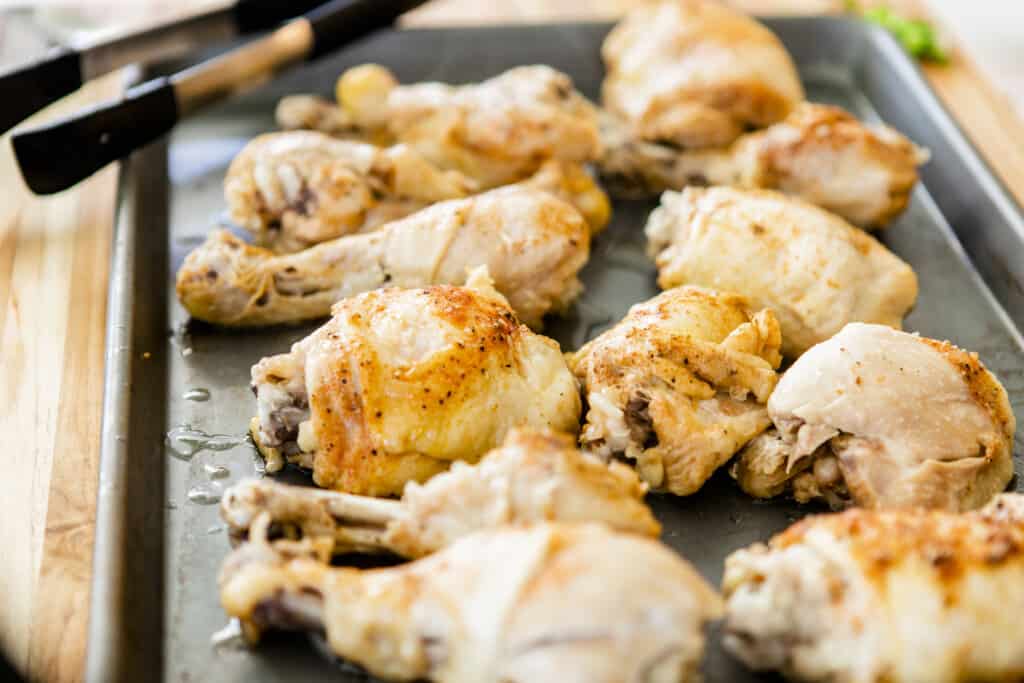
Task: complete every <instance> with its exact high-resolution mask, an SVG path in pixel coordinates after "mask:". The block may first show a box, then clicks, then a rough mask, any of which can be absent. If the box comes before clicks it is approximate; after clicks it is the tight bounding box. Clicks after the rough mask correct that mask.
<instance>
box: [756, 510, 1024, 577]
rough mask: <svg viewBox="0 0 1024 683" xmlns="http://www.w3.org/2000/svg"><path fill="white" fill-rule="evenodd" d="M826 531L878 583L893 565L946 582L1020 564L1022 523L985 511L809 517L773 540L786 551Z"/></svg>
mask: <svg viewBox="0 0 1024 683" xmlns="http://www.w3.org/2000/svg"><path fill="white" fill-rule="evenodd" d="M817 529H825V530H827V531H828V532H829V533H830V534H832V535H833V536H834V537H835V538H839V539H843V542H844V543H846V544H847V545H848V546H849V547H850V549H851V553H852V554H853V556H854V557H855V558H856V559H857V561H858V562H859V563H860V564H861V566H862V567H864V568H865V569H866V570H867V572H868V575H869V576H872V577H873V578H875V579H876V580H881V579H882V578H884V573H885V572H886V571H887V570H888V569H889V568H890V567H892V566H893V565H896V564H900V563H902V562H904V561H924V562H926V563H929V564H931V566H932V567H933V568H934V571H935V572H936V574H937V575H938V576H939V577H941V579H942V580H943V581H946V582H956V581H958V580H960V579H961V578H962V577H963V576H965V575H966V574H967V573H968V572H969V570H971V569H973V568H996V567H999V566H1001V565H1004V564H1010V563H1014V564H1019V563H1024V519H1022V518H1020V517H1015V516H1011V515H998V514H992V512H991V511H989V510H980V511H972V512H966V513H961V514H952V513H949V512H944V511H934V510H931V511H925V510H888V511H885V510H863V509H859V508H855V509H852V510H847V511H846V512H842V513H839V514H832V515H813V516H810V517H806V518H805V519H803V520H801V521H799V522H797V523H796V524H794V525H793V526H791V527H790V528H789V529H787V530H786V531H784V532H782V533H781V534H779V535H777V536H775V537H773V538H772V540H771V542H770V543H769V547H770V548H772V549H779V550H781V549H784V548H787V547H790V546H793V545H797V544H800V543H803V542H804V539H805V538H806V536H807V534H809V533H812V532H814V531H815V530H817Z"/></svg>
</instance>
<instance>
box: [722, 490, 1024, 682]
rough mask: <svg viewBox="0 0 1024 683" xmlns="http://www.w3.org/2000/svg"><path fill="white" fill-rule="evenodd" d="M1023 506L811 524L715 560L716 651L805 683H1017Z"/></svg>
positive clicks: (869, 514)
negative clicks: (721, 603)
mask: <svg viewBox="0 0 1024 683" xmlns="http://www.w3.org/2000/svg"><path fill="white" fill-rule="evenodd" d="M1022 512H1024V500H1022V496H1021V495H1020V494H1005V495H1003V496H1000V497H999V498H997V499H996V500H995V501H993V503H992V504H991V505H990V506H989V507H988V508H986V509H984V510H980V511H974V512H967V513H961V514H954V513H950V512H943V511H935V510H920V509H916V510H911V509H907V510H861V509H855V510H849V511H847V512H844V513H841V514H831V515H817V516H814V517H809V518H807V519H804V520H803V521H801V522H798V523H797V524H795V525H793V526H792V527H790V528H789V529H788V530H786V531H785V532H783V533H782V534H779V535H777V536H775V537H774V538H773V539H772V540H771V542H770V543H768V544H767V545H765V544H761V543H758V544H756V545H754V546H752V547H750V548H747V549H744V550H740V551H737V552H735V553H733V554H732V555H731V556H730V557H729V558H728V559H727V560H726V564H725V577H724V579H723V590H724V592H725V596H726V618H725V627H724V633H725V635H724V645H725V648H726V649H727V650H729V651H730V652H732V653H733V654H735V655H736V656H737V657H739V658H740V659H741V660H743V662H745V663H746V664H747V665H748V666H750V667H751V668H753V669H756V670H759V671H767V670H774V671H780V672H782V673H783V674H784V675H785V676H786V677H787V678H789V679H791V680H796V681H805V682H807V683H816V682H820V683H877V682H878V681H886V682H887V683H921V682H923V681H928V683H960V682H961V681H1016V680H1020V675H1021V672H1022V671H1024V638H1022V637H1021V635H1020V613H1021V611H1022V610H1024V514H1022Z"/></svg>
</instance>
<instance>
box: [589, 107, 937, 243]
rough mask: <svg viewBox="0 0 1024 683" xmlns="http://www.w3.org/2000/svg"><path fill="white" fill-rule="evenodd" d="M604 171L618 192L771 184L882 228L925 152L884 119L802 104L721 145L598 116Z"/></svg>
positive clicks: (904, 197)
mask: <svg viewBox="0 0 1024 683" xmlns="http://www.w3.org/2000/svg"><path fill="white" fill-rule="evenodd" d="M601 135H602V139H603V141H604V143H605V144H604V154H603V156H602V158H601V161H600V168H601V173H602V176H603V177H604V178H605V179H606V181H607V182H608V186H609V188H610V190H611V191H612V193H613V194H615V195H616V196H620V197H634V198H637V197H651V196H656V195H657V194H659V193H660V192H662V191H663V190H681V189H683V188H684V187H686V186H688V185H697V186H703V185H730V186H734V187H741V188H749V189H754V188H764V189H774V190H779V191H781V192H784V193H786V194H790V195H793V196H795V197H799V198H800V199H803V200H804V201H807V202H809V203H811V204H815V205H817V206H820V207H822V208H824V209H827V210H829V211H831V212H833V213H835V214H838V215H839V216H842V217H843V218H845V219H846V220H848V221H850V222H851V223H854V224H856V225H858V226H861V227H864V228H868V229H874V228H880V227H883V226H885V225H886V224H887V223H889V222H890V221H891V220H892V219H893V218H895V217H896V216H898V215H899V214H900V213H902V211H903V210H904V209H905V208H906V206H907V203H908V202H909V201H910V193H911V190H913V188H914V184H915V183H916V182H917V167H918V166H919V165H921V164H922V163H924V162H925V161H926V160H927V159H928V154H927V152H926V151H925V150H923V149H921V148H920V147H918V146H916V145H915V144H914V143H913V142H911V141H910V140H908V139H907V138H905V137H904V136H903V135H901V134H900V133H898V132H897V131H895V130H893V129H892V128H889V127H888V126H885V125H869V124H865V123H861V122H860V121H858V120H857V119H856V118H855V117H853V116H852V115H851V114H849V113H847V112H846V111H844V110H842V109H840V108H839V107H832V106H828V105H824V104H814V103H810V102H804V103H803V104H801V105H799V106H798V107H797V108H796V109H795V110H794V111H793V113H791V114H790V115H789V116H788V117H787V118H786V119H785V120H784V121H780V122H779V123H775V124H773V125H771V126H769V127H767V128H765V129H763V130H759V131H756V132H753V133H746V134H744V135H742V136H740V137H739V139H737V140H736V141H735V142H734V143H733V144H732V145H731V146H729V147H725V148H721V149H705V150H689V151H687V150H679V149H677V148H674V147H671V146H668V145H664V144H658V143H655V142H648V141H644V140H637V139H635V138H633V137H631V135H630V134H629V131H628V129H627V128H626V127H625V126H623V125H622V124H621V123H620V122H618V121H617V120H616V119H615V118H614V117H612V116H609V115H605V116H604V117H602V125H601Z"/></svg>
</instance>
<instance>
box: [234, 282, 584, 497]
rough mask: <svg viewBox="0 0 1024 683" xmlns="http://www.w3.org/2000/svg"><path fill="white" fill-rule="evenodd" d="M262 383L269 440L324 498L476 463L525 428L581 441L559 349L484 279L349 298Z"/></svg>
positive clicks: (374, 490) (379, 489) (268, 367)
mask: <svg viewBox="0 0 1024 683" xmlns="http://www.w3.org/2000/svg"><path fill="white" fill-rule="evenodd" d="M253 384H254V386H255V387H256V390H257V399H258V401H257V403H258V409H259V413H260V420H261V425H260V432H259V437H260V439H262V440H265V441H267V445H270V446H275V447H281V449H282V452H287V453H291V455H290V456H289V459H292V460H297V461H298V462H300V463H305V464H306V465H307V466H310V467H312V469H313V476H314V479H315V481H316V482H317V484H319V485H320V486H323V487H325V488H333V489H338V490H342V491H347V492H350V493H359V494H364V495H398V494H400V493H401V491H402V489H403V487H404V485H405V483H406V482H408V481H424V480H425V479H427V478H429V477H431V476H433V475H434V474H437V473H438V472H440V471H442V470H444V469H446V468H447V467H448V465H449V463H450V462H451V461H453V460H465V461H468V462H476V461H477V460H478V459H479V458H480V457H481V456H482V455H483V454H484V453H486V452H487V451H488V450H490V449H491V448H494V447H496V446H497V445H498V444H500V443H501V441H502V439H503V438H504V437H505V434H506V433H507V432H508V430H509V429H512V428H514V427H518V426H529V427H534V428H550V429H556V430H562V431H567V432H574V431H575V430H576V429H577V425H578V419H579V411H580V404H579V396H578V394H577V388H576V383H575V380H574V379H573V377H572V374H571V373H570V372H569V370H568V368H567V367H566V365H565V361H564V359H563V358H562V355H561V352H560V349H559V348H558V345H557V343H555V342H554V341H553V340H550V339H547V338H545V337H541V336H539V335H536V334H534V333H533V332H531V331H530V330H529V328H527V327H526V326H525V325H521V324H520V323H519V321H518V319H517V318H516V316H515V314H514V313H513V312H512V311H511V309H510V308H509V307H508V304H507V303H506V301H505V300H504V299H503V298H502V297H501V295H500V294H498V293H497V292H496V291H494V289H493V288H491V287H490V286H489V283H488V282H487V281H480V282H477V279H474V284H473V286H472V287H453V286H447V285H440V286H434V287H428V288H425V289H400V288H387V289H380V290H376V291H372V292H367V293H364V294H360V295H357V296H353V297H350V298H347V299H344V300H343V301H341V302H340V303H338V304H337V305H336V306H335V308H334V315H333V317H332V318H331V320H330V321H328V322H327V323H326V324H325V325H324V326H323V327H321V328H320V329H318V330H317V331H316V332H314V333H313V334H312V335H310V336H309V337H307V338H306V339H304V340H302V341H301V342H299V343H298V344H296V345H295V346H294V347H293V349H292V352H291V353H289V354H282V355H280V356H272V357H269V358H265V359H263V360H262V361H261V362H260V363H259V364H257V365H256V366H255V367H254V368H253Z"/></svg>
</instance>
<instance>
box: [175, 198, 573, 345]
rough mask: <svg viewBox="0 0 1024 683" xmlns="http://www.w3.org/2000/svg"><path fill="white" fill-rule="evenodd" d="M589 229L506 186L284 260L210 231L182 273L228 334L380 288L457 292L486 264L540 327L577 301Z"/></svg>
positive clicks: (190, 301) (317, 314) (569, 212)
mask: <svg viewBox="0 0 1024 683" xmlns="http://www.w3.org/2000/svg"><path fill="white" fill-rule="evenodd" d="M589 250H590V230H589V228H588V227H587V224H586V222H585V221H584V220H583V218H582V217H581V216H580V214H579V212H578V211H576V210H575V209H573V207H571V206H569V205H568V204H567V203H565V202H563V201H561V200H559V199H557V198H555V197H554V196H553V195H551V194H549V193H547V192H540V191H537V190H533V189H530V188H522V187H507V188H500V189H497V190H492V191H490V192H486V193H484V194H480V195H476V196H473V197H468V198H466V199H456V200H451V201H447V202H441V203H439V204H434V205H432V206H429V207H427V208H426V209H423V210H422V211H419V212H417V213H415V214H412V215H411V216H407V217H406V218H403V219H401V220H398V221H394V222H392V223H388V224H387V225H385V226H383V227H382V228H380V229H379V230H377V231H375V232H371V233H367V234H364V235H349V236H347V237H340V238H338V239H336V240H332V241H329V242H324V243H322V244H319V245H317V246H315V247H311V248H310V249H306V250H304V251H301V252H298V253H295V254H287V255H278V254H274V253H273V252H271V251H269V250H267V249H262V248H260V247H253V246H249V245H247V244H245V243H244V242H243V241H241V240H239V239H238V238H236V237H233V236H232V235H231V234H230V233H228V232H225V231H220V232H216V233H214V234H213V235H212V236H211V237H210V238H209V239H208V240H207V241H206V243H205V244H203V245H202V246H200V247H199V248H198V249H196V250H195V251H193V252H192V253H191V254H189V256H188V258H186V259H185V263H184V265H182V267H181V270H180V271H179V272H178V282H177V290H178V298H179V299H180V300H181V303H182V305H184V306H185V308H186V309H187V310H188V312H189V313H191V314H192V316H194V317H196V318H198V319H200V320H205V321H207V322H211V323H216V324H219V325H229V326H238V327H244V326H256V325H273V324H277V323H291V322H298V321H303V320H310V319H316V318H321V317H324V316H326V315H328V314H329V313H330V309H331V305H332V304H333V303H334V302H336V301H339V300H340V299H343V298H345V297H347V296H352V295H353V294H356V293H359V292H365V291H368V290H371V289H376V288H378V287H382V286H385V285H394V286H400V287H417V286H425V285H430V284H440V283H448V284H462V283H464V282H466V277H467V274H468V272H469V270H470V269H471V268H473V267H476V266H487V268H488V269H489V271H490V275H491V277H493V278H494V282H495V286H496V287H497V289H498V291H500V292H502V293H503V294H504V295H505V296H507V297H508V299H509V301H510V302H511V304H512V307H513V308H514V309H515V310H516V313H517V314H518V315H519V316H520V317H521V318H522V319H523V320H524V321H525V322H527V323H528V324H530V325H532V326H535V327H536V326H539V325H540V322H541V318H542V317H543V316H544V314H545V313H548V312H551V311H559V310H562V309H564V308H565V307H566V306H568V304H569V303H570V302H571V301H572V300H573V299H574V298H575V297H576V296H577V295H578V294H579V292H580V290H581V287H582V285H581V284H580V282H579V279H578V278H577V273H578V272H579V270H580V269H581V268H582V267H583V265H584V263H586V261H587V257H588V255H589Z"/></svg>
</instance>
